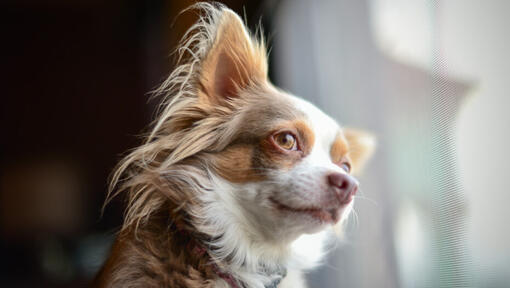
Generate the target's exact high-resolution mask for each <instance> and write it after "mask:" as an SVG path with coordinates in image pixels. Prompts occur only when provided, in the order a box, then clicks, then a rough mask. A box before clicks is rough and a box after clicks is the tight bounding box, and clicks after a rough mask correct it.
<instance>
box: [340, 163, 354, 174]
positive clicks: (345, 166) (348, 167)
mask: <svg viewBox="0 0 510 288" xmlns="http://www.w3.org/2000/svg"><path fill="white" fill-rule="evenodd" d="M340 168H342V169H344V171H345V172H347V173H350V172H351V164H349V163H348V162H344V163H342V164H340Z"/></svg>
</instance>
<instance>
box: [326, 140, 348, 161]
mask: <svg viewBox="0 0 510 288" xmlns="http://www.w3.org/2000/svg"><path fill="white" fill-rule="evenodd" d="M348 152H349V144H348V143H347V140H346V139H345V137H344V135H343V134H339V135H338V136H337V137H336V139H335V141H334V142H333V144H332V145H331V150H330V155H331V161H332V162H333V163H336V164H340V162H341V161H342V159H344V158H345V157H346V156H347V153H348Z"/></svg>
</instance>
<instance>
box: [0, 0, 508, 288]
mask: <svg viewBox="0 0 510 288" xmlns="http://www.w3.org/2000/svg"><path fill="white" fill-rule="evenodd" d="M193 2H194V1H184V0H183V1H164V0H151V1H143V0H140V1H98V0H89V1H86V0H75V1H64V0H47V1H42V0H41V1H37V0H17V1H15V0H6V1H2V3H1V4H0V31H1V35H2V41H1V43H2V44H1V45H0V49H1V59H2V61H1V71H2V72H1V73H2V75H1V81H2V85H1V89H2V93H1V95H2V105H1V115H0V117H1V121H0V125H1V133H2V139H3V140H2V141H1V142H0V147H1V150H0V173H1V174H0V189H1V190H0V255H1V257H0V287H87V286H88V284H89V283H90V280H91V279H92V277H93V276H94V274H95V273H96V271H97V270H98V268H99V267H100V266H101V264H102V261H103V260H104V259H105V257H106V255H107V253H108V249H109V247H110V244H111V242H112V239H113V235H114V233H115V231H116V230H117V229H118V227H119V225H120V224H121V220H122V203H121V201H114V202H113V203H112V204H111V205H109V206H108V208H107V209H106V212H105V215H104V216H103V217H101V216H100V209H101V205H102V203H103V201H104V197H105V194H106V187H107V179H108V175H109V173H110V171H111V170H112V168H113V167H114V165H115V164H116V162H117V161H118V160H119V159H120V157H121V155H122V153H124V152H125V151H127V150H128V149H130V148H133V147H135V146H136V145H137V144H139V143H140V139H139V138H138V137H137V135H139V134H140V133H141V132H143V131H144V129H145V128H146V127H147V125H148V123H149V122H150V120H151V119H152V118H153V116H154V110H155V106H156V105H157V101H148V99H149V95H148V94H147V92H149V91H151V90H152V89H154V88H155V87H156V86H157V85H158V84H159V83H161V81H162V80H163V79H164V78H165V77H166V75H168V74H169V72H170V71H171V70H172V68H173V57H172V56H170V52H171V51H172V49H173V48H175V45H176V43H177V41H178V40H179V38H180V37H181V36H182V34H183V33H184V31H186V29H187V28H188V27H189V26H190V25H191V24H192V23H193V21H194V20H195V19H196V18H195V16H194V14H193V13H185V14H183V15H181V16H179V17H177V18H176V15H177V14H178V13H179V12H180V11H181V10H182V9H184V8H186V7H187V6H189V5H190V4H192V3H193ZM222 2H224V3H225V4H227V5H228V6H229V7H231V8H232V9H233V10H235V11H237V12H238V13H239V14H241V15H246V19H247V21H248V24H249V26H250V27H251V28H252V29H253V28H254V27H255V26H256V25H257V24H258V22H259V19H260V20H261V23H262V24H263V26H264V28H265V33H266V34H267V37H268V38H269V43H270V46H271V54H270V56H271V57H270V58H271V63H270V70H271V72H270V77H271V79H272V80H273V81H274V82H275V83H276V84H277V85H279V86H281V87H283V88H284V89H286V90H289V91H291V92H293V93H294V94H297V95H300V96H302V97H303V98H306V99H308V100H310V101H311V102H313V103H315V104H316V105H318V106H319V107H321V108H322V109H324V110H325V111H326V112H327V113H328V114H330V115H332V116H334V117H335V118H336V119H337V120H338V121H339V122H340V123H342V124H344V125H348V126H355V127H361V128H364V129H367V130H370V131H373V132H374V133H375V134H376V135H377V137H378V141H379V145H378V150H377V153H376V156H375V158H374V159H373V161H372V162H371V163H370V165H369V167H368V169H367V170H366V171H365V173H364V174H363V175H362V176H361V177H360V178H361V183H362V193H360V195H359V196H358V199H357V200H356V204H355V209H356V212H357V213H356V214H357V217H352V218H351V219H350V221H349V223H348V227H347V233H346V237H345V239H344V240H342V243H341V244H340V245H337V247H336V248H335V249H333V248H332V249H333V250H334V251H332V253H331V254H330V256H329V257H328V259H327V261H326V263H325V265H324V266H322V267H321V268H320V269H318V270H317V271H314V272H312V273H309V275H307V277H308V281H309V283H310V287H350V288H358V287H359V288H361V287H363V288H373V287H388V288H394V287H403V288H407V287H431V288H435V287H487V288H489V287H494V288H499V287H502V288H503V287H510V286H509V284H508V283H510V273H508V271H509V270H508V269H509V268H508V267H510V244H509V243H510V225H509V224H508V219H510V209H508V205H509V203H510V193H509V192H510V189H509V188H508V184H507V179H508V178H507V177H508V176H507V173H509V172H510V169H509V168H508V163H510V152H509V150H508V147H510V136H509V135H510V133H508V132H509V128H510V113H508V107H510V97H509V96H510V95H508V91H510V81H508V77H510V58H509V57H508V56H507V53H508V51H510V34H508V27H510V20H509V18H508V17H507V14H508V11H510V2H508V1H496V0H494V1H481V0H478V1H475V0H463V1H460V0H449V1H441V0H428V1H427V0H405V1H404V0H357V1H352V0H351V1H347V0H321V1H307V0H267V1H255V0H253V1H250V0H246V1H233V0H232V1H222Z"/></svg>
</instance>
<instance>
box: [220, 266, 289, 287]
mask: <svg viewBox="0 0 510 288" xmlns="http://www.w3.org/2000/svg"><path fill="white" fill-rule="evenodd" d="M212 265H214V270H215V272H216V275H218V276H219V277H220V278H221V279H223V280H225V282H227V283H228V284H229V285H230V287H231V288H241V287H240V286H239V284H238V282H237V281H236V280H235V279H234V277H233V276H232V274H228V273H224V272H221V271H220V270H219V267H218V265H216V264H215V263H213V264H212ZM265 273H266V275H267V276H269V277H271V278H273V279H274V280H273V281H272V282H271V283H269V284H268V285H265V286H264V288H277V287H278V285H279V284H280V282H281V281H282V280H283V278H285V276H287V269H286V268H283V267H280V268H279V269H277V270H275V271H270V272H269V271H265ZM242 287H245V286H244V285H243V286H242Z"/></svg>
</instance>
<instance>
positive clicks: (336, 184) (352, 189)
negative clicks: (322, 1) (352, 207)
mask: <svg viewBox="0 0 510 288" xmlns="http://www.w3.org/2000/svg"><path fill="white" fill-rule="evenodd" d="M328 182H329V185H330V186H331V187H333V189H334V191H335V193H336V196H337V197H338V200H340V203H342V204H347V203H349V202H351V200H352V197H353V196H354V195H355V194H356V192H358V181H356V179H354V178H353V177H352V176H351V175H348V174H344V173H332V174H329V175H328Z"/></svg>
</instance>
